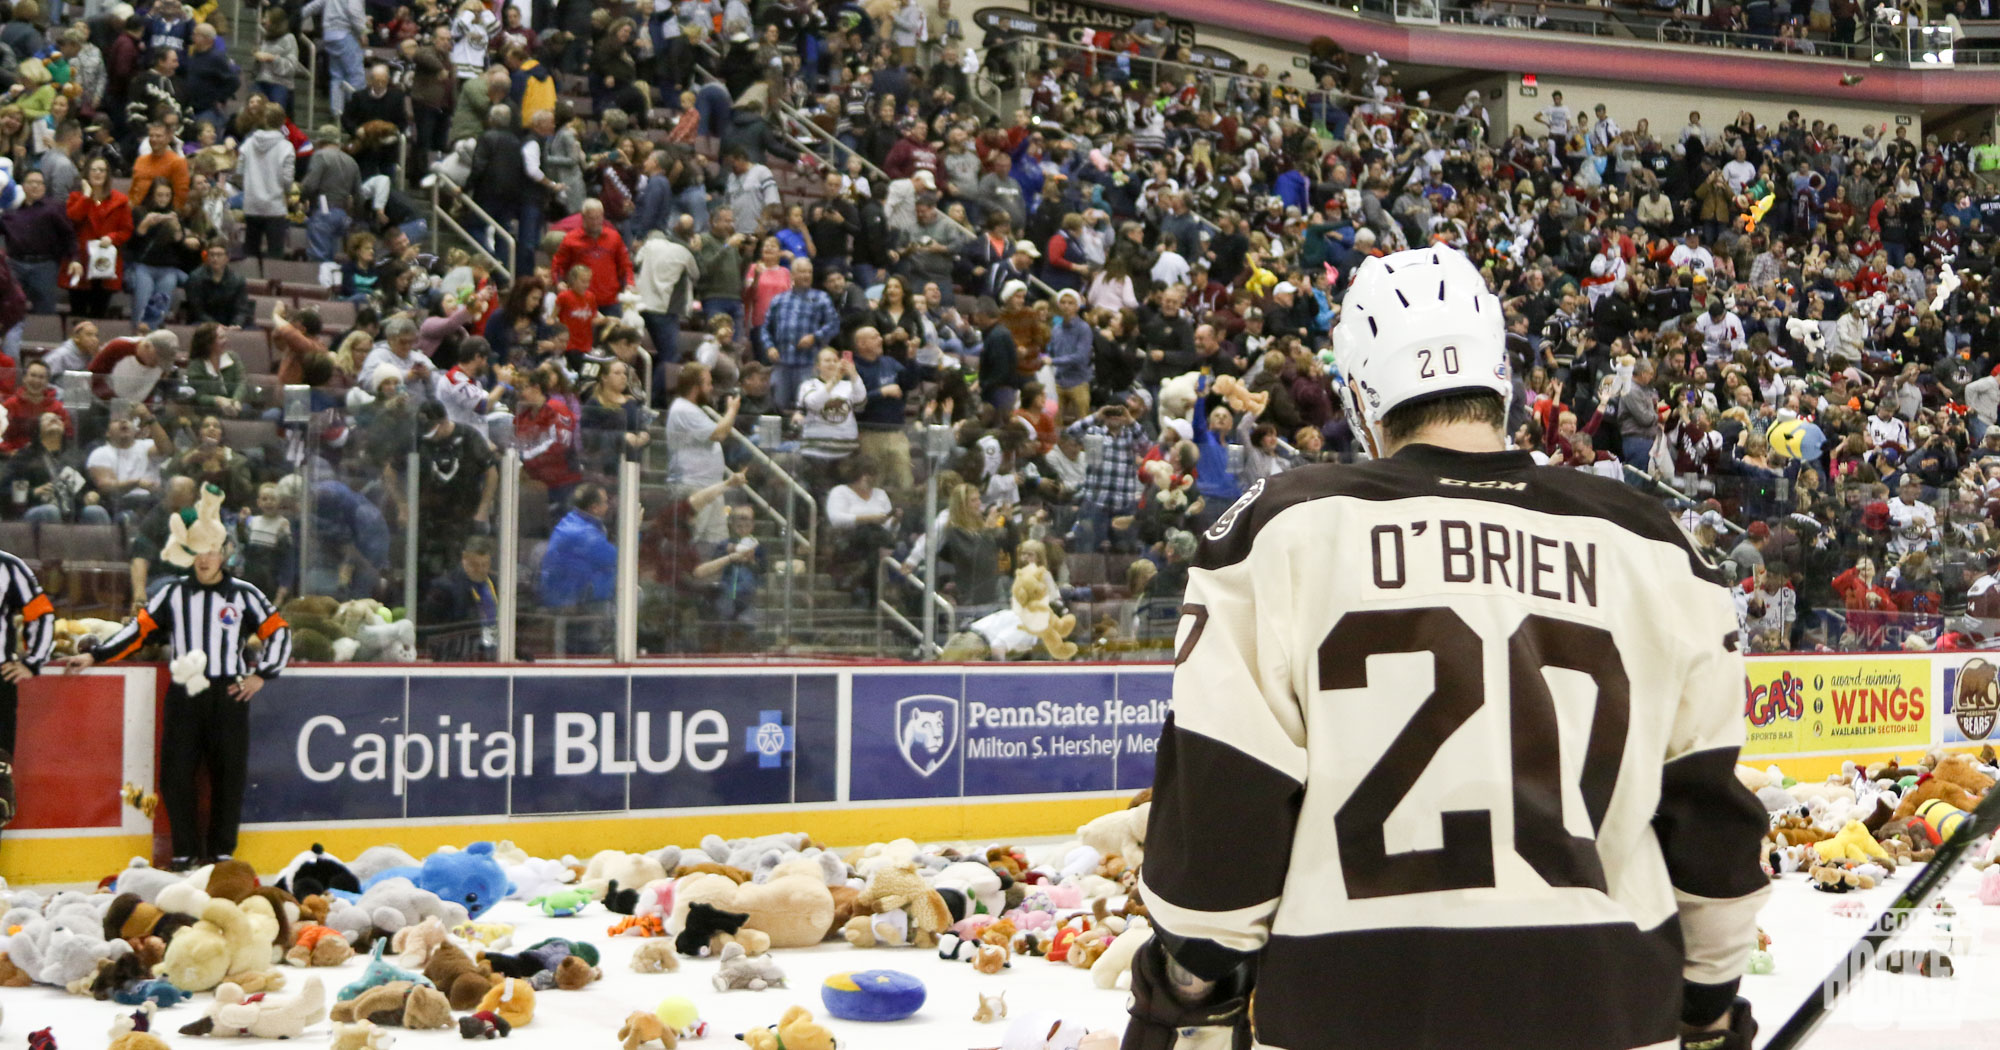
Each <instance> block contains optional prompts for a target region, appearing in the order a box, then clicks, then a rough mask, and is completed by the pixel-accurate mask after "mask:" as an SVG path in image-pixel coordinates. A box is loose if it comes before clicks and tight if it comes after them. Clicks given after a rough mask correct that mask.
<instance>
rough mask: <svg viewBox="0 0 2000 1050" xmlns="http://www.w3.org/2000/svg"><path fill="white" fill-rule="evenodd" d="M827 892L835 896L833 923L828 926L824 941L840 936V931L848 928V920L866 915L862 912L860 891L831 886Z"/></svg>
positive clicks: (848, 887)
mask: <svg viewBox="0 0 2000 1050" xmlns="http://www.w3.org/2000/svg"><path fill="white" fill-rule="evenodd" d="M827 892H828V893H831V894H833V921H832V922H830V923H828V924H827V926H826V938H821V939H822V940H824V939H827V938H832V937H838V936H840V931H841V930H843V929H845V928H846V927H847V920H849V919H852V918H854V917H855V916H856V915H861V914H865V913H864V912H862V911H861V891H860V890H858V889H856V888H854V887H853V886H829V887H827Z"/></svg>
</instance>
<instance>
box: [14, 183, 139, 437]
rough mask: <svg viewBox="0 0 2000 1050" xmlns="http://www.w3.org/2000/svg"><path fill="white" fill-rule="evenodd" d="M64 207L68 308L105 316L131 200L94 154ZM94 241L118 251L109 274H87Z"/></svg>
mask: <svg viewBox="0 0 2000 1050" xmlns="http://www.w3.org/2000/svg"><path fill="white" fill-rule="evenodd" d="M66 210H67V211H68V213H69V222H70V225H71V226H74V227H76V258H74V259H72V260H70V263H69V265H68V266H67V267H65V268H64V271H63V275H62V277H63V280H62V284H63V287H65V288H68V289H69V304H70V307H71V310H72V311H73V312H74V313H77V314H80V315H82V316H84V317H104V316H106V315H108V314H109V313H110V306H111V296H112V294H113V293H114V292H117V291H118V290H120V289H121V288H123V287H124V285H122V284H121V283H120V282H119V275H120V274H122V273H124V272H125V242H126V241H128V240H131V239H132V202H131V201H130V200H127V199H126V197H125V195H124V194H123V193H120V192H118V190H117V189H116V188H115V187H113V186H112V185H111V165H110V163H109V162H107V161H106V160H105V159H104V158H103V157H93V158H91V159H90V160H89V161H88V162H87V163H85V164H84V166H83V182H82V184H81V185H79V186H77V188H76V189H74V190H71V191H70V194H69V201H68V202H67V206H66ZM97 240H103V241H108V242H110V244H111V246H112V247H113V248H114V249H116V250H117V252H116V255H114V257H113V259H112V263H111V274H110V276H108V277H92V276H90V244H91V242H92V241H97ZM29 436H30V437H31V438H32V437H33V435H29Z"/></svg>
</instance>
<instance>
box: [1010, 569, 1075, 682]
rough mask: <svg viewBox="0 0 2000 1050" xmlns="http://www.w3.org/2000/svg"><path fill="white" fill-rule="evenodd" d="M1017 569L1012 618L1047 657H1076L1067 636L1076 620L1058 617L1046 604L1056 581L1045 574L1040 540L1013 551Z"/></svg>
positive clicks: (1068, 617) (1073, 643)
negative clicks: (1032, 638)
mask: <svg viewBox="0 0 2000 1050" xmlns="http://www.w3.org/2000/svg"><path fill="white" fill-rule="evenodd" d="M1015 556H1016V557H1017V558H1018V559H1019V560H1020V568H1018V569H1016V570H1014V589H1013V599H1014V615H1015V616H1018V617H1020V618H1021V629H1022V630H1024V631H1026V632H1028V633H1029V634H1032V635H1034V636H1035V637H1037V638H1040V639H1041V640H1042V645H1043V647H1044V648H1046V649H1048V651H1049V655H1050V656H1053V657H1055V658H1056V659H1058V660H1067V659H1069V658H1070V657H1072V656H1075V655H1076V643H1075V642H1072V641H1070V640H1069V633H1070V632H1071V631H1073V630H1075V629H1076V617H1074V616H1068V615H1064V616H1057V615H1056V613H1055V609H1054V608H1053V607H1052V606H1050V604H1049V597H1050V596H1051V595H1053V594H1054V593H1055V589H1056V582H1055V577H1054V576H1053V575H1051V574H1050V573H1049V570H1048V551H1047V549H1046V548H1044V547H1043V546H1042V544H1041V541H1039V540H1026V541H1024V542H1022V544H1021V545H1020V547H1019V548H1018V549H1017V550H1016V551H1015Z"/></svg>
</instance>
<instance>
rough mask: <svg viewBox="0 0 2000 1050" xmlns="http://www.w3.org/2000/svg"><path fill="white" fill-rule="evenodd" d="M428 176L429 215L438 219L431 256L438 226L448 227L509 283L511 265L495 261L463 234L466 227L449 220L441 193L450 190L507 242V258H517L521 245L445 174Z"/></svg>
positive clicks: (476, 242)
mask: <svg viewBox="0 0 2000 1050" xmlns="http://www.w3.org/2000/svg"><path fill="white" fill-rule="evenodd" d="M431 174H432V176H434V177H433V178H432V179H431V213H432V214H433V215H434V216H436V217H437V220H438V221H437V222H434V223H432V224H431V254H433V255H435V254H437V250H438V234H439V233H440V232H441V230H440V227H441V226H443V225H446V224H449V225H450V226H451V228H452V230H453V231H454V232H456V233H457V234H458V235H459V236H460V237H463V238H465V242H466V243H467V244H470V245H471V246H472V250H473V251H475V252H478V253H479V255H480V257H481V258H484V259H485V260H486V261H487V263H488V264H489V265H490V266H491V267H492V269H493V271H494V272H495V273H498V274H499V275H501V276H502V277H505V278H507V279H508V280H509V281H512V280H513V279H514V264H513V263H511V262H501V261H500V260H499V259H498V258H496V257H495V256H494V255H493V253H492V252H490V251H487V250H486V246H485V245H483V244H481V243H479V238H477V237H474V236H473V235H472V234H470V233H468V232H466V229H465V227H463V226H460V225H459V224H458V220H457V219H454V218H452V217H451V213H449V212H447V211H445V210H444V208H443V207H442V206H441V194H442V191H443V190H444V189H445V188H446V187H450V189H451V193H452V196H453V197H455V198H457V200H458V202H459V203H460V204H463V205H465V206H466V207H468V208H471V209H472V211H473V214H475V215H477V216H479V218H480V220H481V221H483V222H485V223H486V226H487V228H488V229H491V230H492V231H494V232H495V233H496V234H498V235H499V236H500V238H501V239H502V240H503V241H505V242H506V244H507V258H508V259H513V258H515V257H517V256H518V254H519V252H520V246H519V245H518V244H516V243H515V241H514V235H513V234H512V233H509V232H507V227H505V226H503V225H501V224H500V223H499V222H498V221H497V220H495V219H494V218H493V216H491V215H488V214H487V213H486V209H484V208H482V207H480V206H479V202H477V201H475V200H473V199H472V198H471V197H468V196H466V194H465V190H464V189H462V188H461V187H460V186H459V185H458V183H456V182H453V181H451V178H450V177H449V176H447V175H445V173H443V172H441V171H433V172H431Z"/></svg>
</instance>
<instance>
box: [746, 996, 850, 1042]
mask: <svg viewBox="0 0 2000 1050" xmlns="http://www.w3.org/2000/svg"><path fill="white" fill-rule="evenodd" d="M740 1038H742V1040H743V1045H744V1046H745V1047H746V1048H748V1050H833V1046H834V1043H833V1033H832V1032H829V1031H827V1029H826V1026H825V1025H822V1024H820V1023H818V1022H816V1021H814V1020H813V1015H812V1011H810V1010H807V1009H806V1008H805V1007H803V1006H794V1007H792V1008H791V1009H789V1010H786V1011H785V1016H784V1017H782V1018H780V1019H779V1020H778V1024H777V1027H775V1028H753V1029H751V1030H750V1031H748V1032H745V1033H743V1035H742V1036H741V1037H740Z"/></svg>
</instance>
